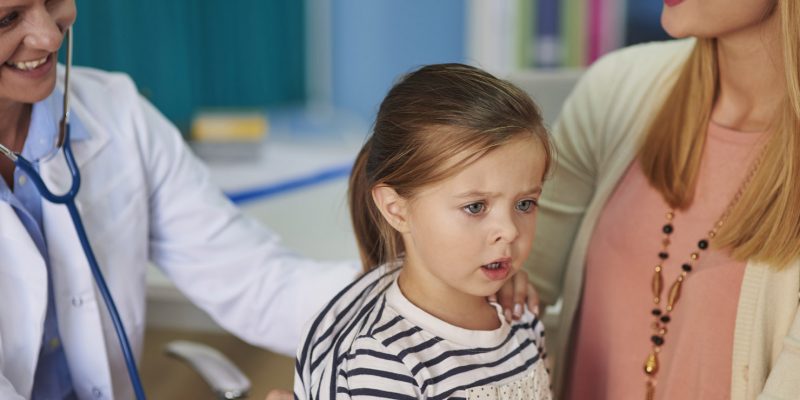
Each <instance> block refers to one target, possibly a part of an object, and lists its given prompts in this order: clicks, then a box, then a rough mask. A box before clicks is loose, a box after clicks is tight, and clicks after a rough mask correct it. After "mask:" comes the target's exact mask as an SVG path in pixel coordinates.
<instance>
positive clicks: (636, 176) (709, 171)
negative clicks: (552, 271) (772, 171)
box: [566, 123, 766, 400]
mask: <svg viewBox="0 0 800 400" xmlns="http://www.w3.org/2000/svg"><path fill="white" fill-rule="evenodd" d="M765 138H766V135H765V134H763V133H744V132H738V131H734V130H731V129H728V128H724V127H721V126H719V125H716V124H713V123H712V124H710V125H709V128H708V139H707V141H706V146H705V150H704V154H703V163H702V166H701V168H700V175H699V181H698V186H697V187H698V190H697V193H696V196H695V199H694V202H693V203H692V205H691V207H690V208H689V209H688V210H686V211H678V212H676V215H675V218H674V220H673V222H672V225H673V227H674V232H673V233H672V235H671V241H672V244H671V245H670V246H669V248H668V253H669V258H668V259H667V260H666V261H665V262H664V271H663V272H662V273H663V276H664V286H665V289H664V290H663V292H664V294H663V295H662V300H661V308H662V309H663V307H664V304H665V298H666V292H667V291H668V290H669V287H670V285H672V282H674V281H675V278H676V277H677V276H678V274H679V271H680V268H681V264H683V263H685V262H687V261H689V260H690V258H689V255H690V253H692V252H693V251H696V249H697V242H698V241H699V240H700V239H702V238H705V237H706V235H707V232H708V231H709V230H710V229H711V227H712V226H713V224H714V223H715V222H716V221H717V219H718V218H719V216H720V215H721V214H722V212H723V210H724V209H725V208H726V207H727V205H728V203H729V201H730V200H731V199H732V198H733V196H734V194H735V193H736V192H737V191H738V190H739V186H740V184H741V182H742V181H743V180H744V178H745V176H746V175H747V173H748V172H749V167H750V165H751V164H752V161H754V160H755V158H756V157H757V155H758V152H759V150H760V149H761V145H762V144H763V142H764V140H765ZM667 210H668V206H667V204H666V202H665V201H664V200H663V198H662V197H661V195H660V194H659V193H658V192H656V191H655V190H654V189H653V188H652V187H650V185H649V184H648V182H647V180H646V178H645V177H644V175H643V173H642V171H641V167H640V165H639V162H638V160H636V161H634V162H633V163H632V164H631V166H630V167H629V168H628V171H627V172H626V173H625V175H624V177H623V178H622V180H621V181H620V182H619V183H618V186H617V188H616V189H615V191H614V193H613V195H612V196H611V198H610V199H609V201H608V203H607V204H606V206H605V208H604V210H603V211H602V213H601V215H600V218H599V220H598V222H597V226H596V227H595V230H594V232H593V235H592V239H591V242H590V244H589V249H588V253H587V258H586V274H585V280H584V290H583V297H582V299H581V306H580V310H579V312H578V317H577V318H578V319H577V323H576V326H575V331H574V336H573V347H572V349H573V352H572V355H571V359H570V366H571V367H570V369H569V371H568V372H567V373H568V376H567V381H566V382H567V389H566V398H567V399H600V400H602V399H613V400H620V399H636V400H642V399H644V397H645V381H646V376H645V374H644V371H643V367H644V362H645V359H646V358H647V355H648V354H649V353H650V350H651V348H652V344H651V341H650V337H651V336H652V335H653V330H652V329H651V324H652V323H653V321H654V317H653V316H652V314H651V310H652V309H653V308H654V303H653V300H652V297H653V296H652V294H651V289H650V282H651V278H652V276H653V270H654V267H655V265H656V264H657V263H658V261H659V259H658V253H659V252H660V251H661V239H662V235H663V234H662V231H661V229H662V226H663V225H664V224H666V222H667V220H666V217H665V214H666V212H667ZM700 254H701V255H700V259H699V260H698V261H696V262H694V263H692V264H693V265H694V268H693V270H692V272H690V273H689V275H688V277H687V279H686V281H685V282H684V284H683V290H682V293H681V298H680V300H679V301H678V303H677V305H676V306H675V310H674V311H673V312H672V315H671V317H672V320H671V321H670V322H669V323H668V324H667V328H668V330H669V331H668V332H667V334H666V335H665V336H664V345H663V346H662V350H661V353H660V356H659V364H660V365H659V367H660V369H659V372H658V375H657V380H658V383H657V385H656V399H705V400H713V399H727V398H729V397H730V395H729V392H730V384H731V376H730V375H731V355H732V353H731V351H732V348H733V330H734V323H735V320H736V308H737V302H738V298H739V289H740V286H741V283H742V277H743V275H744V267H745V263H744V262H742V261H736V260H733V259H731V258H730V256H729V252H727V251H720V250H714V249H708V250H705V251H703V252H701V253H700Z"/></svg>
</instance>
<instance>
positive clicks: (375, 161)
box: [349, 64, 552, 270]
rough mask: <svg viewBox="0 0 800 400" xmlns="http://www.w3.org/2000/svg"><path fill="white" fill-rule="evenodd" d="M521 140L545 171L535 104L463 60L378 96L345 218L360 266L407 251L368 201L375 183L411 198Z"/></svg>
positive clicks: (429, 69) (544, 140)
mask: <svg viewBox="0 0 800 400" xmlns="http://www.w3.org/2000/svg"><path fill="white" fill-rule="evenodd" d="M520 138H534V139H536V140H538V141H539V143H541V144H542V146H543V147H544V151H545V157H546V159H545V171H544V173H545V175H546V174H547V169H549V166H550V162H551V159H552V147H551V144H550V139H549V137H548V134H547V130H546V129H545V127H544V124H543V121H542V116H541V113H540V112H539V108H538V107H537V106H536V104H535V103H534V102H533V100H531V98H530V97H529V96H528V95H527V94H526V93H525V92H523V91H522V90H521V89H519V88H517V87H516V86H514V85H512V84H511V83H509V82H507V81H505V80H502V79H498V78H496V77H494V76H492V75H491V74H489V73H487V72H485V71H482V70H480V69H478V68H475V67H471V66H468V65H463V64H436V65H428V66H425V67H422V68H420V69H418V70H416V71H414V72H411V73H410V74H408V75H406V76H404V77H403V78H402V79H401V80H400V81H399V82H398V83H397V84H395V85H394V87H392V89H391V90H389V93H388V94H387V95H386V98H384V99H383V102H382V103H381V106H380V109H379V110H378V115H377V117H376V119H375V125H374V127H373V129H372V136H371V137H370V138H369V139H368V140H367V142H366V143H365V144H364V146H363V147H362V148H361V151H360V152H359V154H358V157H356V161H355V164H354V165H353V171H352V173H351V174H350V187H349V200H350V201H349V203H350V217H351V219H352V222H353V231H354V232H355V235H356V241H357V242H358V249H359V252H360V254H361V260H362V262H363V265H364V270H369V269H371V268H374V267H376V266H378V265H381V264H384V263H387V262H392V261H395V260H396V259H397V258H398V257H399V255H400V254H402V253H403V251H404V248H403V241H402V237H401V236H400V234H399V233H398V232H397V231H395V230H394V228H392V226H391V225H389V223H388V222H387V221H386V220H385V219H384V218H383V216H382V215H381V213H380V211H379V210H378V207H377V205H376V204H375V202H374V201H373V199H372V189H373V188H374V187H376V186H378V185H388V186H390V187H392V188H393V189H394V190H396V191H397V193H398V194H399V195H400V196H403V197H405V198H411V197H413V195H414V194H415V193H416V192H417V191H418V190H419V189H420V188H423V187H425V186H426V185H429V184H431V183H435V182H438V181H440V180H442V179H446V178H447V177H449V176H452V175H454V174H456V173H457V172H458V171H459V170H461V169H462V168H463V167H464V166H466V165H469V164H470V163H471V162H474V161H475V160H477V159H478V158H480V157H481V156H482V155H484V154H486V153H488V152H490V151H492V150H493V149H496V148H497V147H499V146H502V145H505V144H507V143H512V141H514V140H518V139H520ZM456 155H458V156H459V159H458V160H457V161H458V162H455V163H453V162H452V161H453V157H455V156H456ZM531 156H533V155H531Z"/></svg>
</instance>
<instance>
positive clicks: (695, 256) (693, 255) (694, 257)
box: [692, 253, 700, 260]
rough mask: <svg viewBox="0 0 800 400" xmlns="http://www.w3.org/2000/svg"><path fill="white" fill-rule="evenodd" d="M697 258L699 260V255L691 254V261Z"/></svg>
mask: <svg viewBox="0 0 800 400" xmlns="http://www.w3.org/2000/svg"><path fill="white" fill-rule="evenodd" d="M698 258H700V254H699V253H692V260H697V259H698Z"/></svg>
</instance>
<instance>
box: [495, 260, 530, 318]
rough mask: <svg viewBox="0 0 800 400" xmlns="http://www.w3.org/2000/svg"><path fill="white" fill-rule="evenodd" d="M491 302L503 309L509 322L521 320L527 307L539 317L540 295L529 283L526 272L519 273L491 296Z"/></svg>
mask: <svg viewBox="0 0 800 400" xmlns="http://www.w3.org/2000/svg"><path fill="white" fill-rule="evenodd" d="M489 301H490V302H493V303H498V304H500V306H501V307H503V315H505V317H506V321H508V322H511V321H512V320H518V319H520V317H522V311H523V308H524V306H525V305H527V306H528V309H529V310H531V312H532V313H534V314H536V316H537V317H538V316H539V293H537V292H536V289H534V287H533V285H531V283H530V282H529V281H528V273H527V272H525V271H524V270H520V271H518V272H517V273H516V274H514V276H512V277H511V279H509V280H508V281H506V283H505V284H504V285H503V287H501V288H500V290H499V291H497V293H495V294H493V295H491V296H489Z"/></svg>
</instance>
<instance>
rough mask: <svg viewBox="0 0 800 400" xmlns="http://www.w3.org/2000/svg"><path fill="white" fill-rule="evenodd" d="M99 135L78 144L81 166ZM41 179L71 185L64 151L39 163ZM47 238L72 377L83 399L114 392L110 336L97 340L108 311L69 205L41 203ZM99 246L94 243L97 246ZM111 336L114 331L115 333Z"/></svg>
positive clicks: (56, 189)
mask: <svg viewBox="0 0 800 400" xmlns="http://www.w3.org/2000/svg"><path fill="white" fill-rule="evenodd" d="M94 141H95V137H94V136H92V137H90V138H89V139H87V140H84V141H81V142H78V143H75V146H74V147H75V148H74V150H75V156H76V159H77V162H78V164H79V165H82V164H85V163H86V159H85V158H84V157H91V155H93V154H94V152H96V151H97V150H99V149H100V148H101V147H102V145H103V144H104V143H105V141H104V140H100V142H101V143H94ZM40 171H41V175H42V179H43V180H44V182H45V184H46V185H47V186H48V187H49V188H50V190H51V191H52V192H53V193H56V194H61V193H64V192H65V191H66V190H67V188H69V186H70V185H71V183H72V177H71V175H70V173H69V169H68V168H67V166H66V162H65V160H64V155H63V152H59V153H58V154H57V155H56V156H55V157H54V158H53V159H51V160H49V161H46V162H43V163H42V164H41V165H40ZM79 194H80V195H79V196H78V200H77V204H76V205H77V208H78V212H79V213H80V214H81V215H83V214H84V213H85V212H86V210H84V209H83V208H84V207H83V206H82V204H81V201H80V199H81V198H87V197H90V196H91V194H90V193H86V191H85V190H84V191H83V192H80V193H79ZM42 214H43V219H44V221H46V223H45V224H44V231H45V237H46V238H47V246H48V252H49V255H50V265H51V268H52V275H53V290H54V292H55V300H56V302H55V303H56V310H57V312H58V315H59V319H58V328H59V333H60V335H61V339H62V342H63V343H64V348H65V352H66V355H67V362H68V364H69V365H70V373H71V375H72V381H73V384H74V387H75V391H76V392H77V394H78V397H79V398H92V396H93V395H92V393H97V392H100V393H113V389H112V384H111V376H110V373H109V363H108V352H107V347H106V346H107V343H106V338H105V337H104V336H103V335H100V336H99V337H98V335H97V333H99V332H104V331H107V330H105V329H103V319H102V316H101V313H105V312H106V307H105V304H104V303H103V298H102V296H101V295H100V293H99V292H98V290H97V287H96V285H95V283H94V279H93V277H92V274H91V270H90V268H89V264H88V262H87V261H86V256H85V254H84V253H83V248H82V247H81V244H80V240H79V239H78V235H77V233H76V231H75V228H74V225H73V223H72V219H71V217H70V215H69V211H68V210H67V207H66V206H65V205H63V204H52V203H50V202H48V201H46V200H45V201H43V202H42ZM96 244H97V243H96V242H94V243H93V245H96ZM111 333H112V334H113V330H112V331H111Z"/></svg>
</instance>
